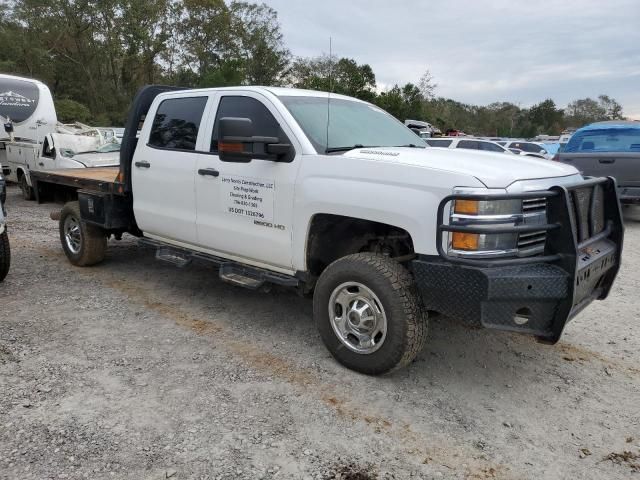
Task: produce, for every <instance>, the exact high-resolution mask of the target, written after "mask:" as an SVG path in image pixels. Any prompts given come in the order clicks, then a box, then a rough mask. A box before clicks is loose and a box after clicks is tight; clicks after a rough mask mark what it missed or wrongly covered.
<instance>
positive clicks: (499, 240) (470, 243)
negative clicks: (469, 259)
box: [448, 189, 523, 256]
mask: <svg viewBox="0 0 640 480" xmlns="http://www.w3.org/2000/svg"><path fill="white" fill-rule="evenodd" d="M494 192H496V193H506V192H505V191H504V190H499V191H495V190H494ZM455 193H476V194H479V193H480V194H483V195H487V194H489V193H491V191H490V190H483V191H478V190H475V189H474V190H467V189H456V191H455ZM522 221H523V215H522V201H521V200H466V199H458V200H455V201H454V202H452V205H451V214H450V218H449V223H450V224H451V225H462V226H485V227H492V228H495V229H497V230H499V229H500V227H513V226H514V225H518V224H520V223H522ZM448 247H449V253H451V254H453V255H459V256H472V255H473V256H508V255H514V254H516V253H517V247H518V234H517V233H487V234H480V233H468V232H450V233H449V245H448Z"/></svg>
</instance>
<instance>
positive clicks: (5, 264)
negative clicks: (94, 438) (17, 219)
mask: <svg viewBox="0 0 640 480" xmlns="http://www.w3.org/2000/svg"><path fill="white" fill-rule="evenodd" d="M0 208H1V207H0ZM10 266H11V248H9V235H8V234H7V230H6V228H5V230H4V232H2V233H1V234H0V282H1V281H3V280H4V279H5V277H6V276H7V274H8V273H9V267H10Z"/></svg>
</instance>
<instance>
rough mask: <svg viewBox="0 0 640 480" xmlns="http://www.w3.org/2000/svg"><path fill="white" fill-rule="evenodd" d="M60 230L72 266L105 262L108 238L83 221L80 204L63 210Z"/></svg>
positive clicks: (63, 246) (65, 207) (71, 203)
mask: <svg viewBox="0 0 640 480" xmlns="http://www.w3.org/2000/svg"><path fill="white" fill-rule="evenodd" d="M59 229H60V242H61V243H62V249H63V250H64V253H65V255H66V256H67V258H68V259H69V261H70V262H71V263H72V264H74V265H77V266H79V267H88V266H90V265H95V264H96V263H99V262H101V261H102V260H104V256H105V253H106V251H107V236H106V235H105V233H104V231H103V230H102V229H100V228H98V227H94V226H91V225H87V224H86V223H84V222H83V221H82V220H81V217H80V205H79V203H78V202H69V203H67V204H66V205H65V206H64V207H63V208H62V211H61V212H60V223H59Z"/></svg>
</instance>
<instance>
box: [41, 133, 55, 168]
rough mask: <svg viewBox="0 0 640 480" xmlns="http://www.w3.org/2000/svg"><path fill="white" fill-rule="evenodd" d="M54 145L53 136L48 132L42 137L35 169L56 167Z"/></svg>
mask: <svg viewBox="0 0 640 480" xmlns="http://www.w3.org/2000/svg"><path fill="white" fill-rule="evenodd" d="M57 154H58V152H57V151H56V146H55V143H54V140H53V137H52V136H51V135H50V134H48V135H46V136H45V137H44V141H43V142H42V148H41V151H40V158H38V168H37V170H53V169H54V168H56V155H57Z"/></svg>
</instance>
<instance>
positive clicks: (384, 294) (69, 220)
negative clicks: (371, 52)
mask: <svg viewBox="0 0 640 480" xmlns="http://www.w3.org/2000/svg"><path fill="white" fill-rule="evenodd" d="M167 90H168V89H167V87H147V88H146V89H143V90H142V91H141V92H139V93H138V96H137V97H136V99H135V100H134V104H133V106H132V108H131V111H130V117H129V119H128V121H127V128H126V130H125V134H124V137H123V140H122V150H121V155H120V167H119V169H114V170H112V171H111V173H109V172H103V173H102V174H101V178H96V179H95V182H93V183H92V182H91V181H90V179H88V178H87V176H86V175H83V176H82V177H78V178H73V177H70V175H71V173H70V172H68V173H66V174H64V175H63V174H60V175H55V174H51V173H46V172H40V173H39V174H38V175H36V181H37V182H38V185H39V191H41V192H43V194H44V193H45V192H46V191H47V189H51V190H52V191H53V193H56V192H58V193H59V191H60V189H65V192H66V197H67V198H68V197H69V196H70V195H71V194H70V190H71V189H80V191H79V192H78V193H77V198H78V201H77V202H70V203H68V204H67V205H66V206H65V207H64V208H63V209H62V211H61V214H60V219H59V222H60V238H61V241H62V245H63V249H64V251H65V253H66V255H67V257H68V258H69V260H70V261H71V262H72V263H74V264H76V265H91V264H94V263H98V262H99V261H101V260H102V259H104V257H105V251H106V245H107V242H106V238H107V237H108V236H110V235H113V236H115V237H116V238H119V237H120V236H121V235H122V234H123V233H125V232H128V233H132V234H134V235H136V236H138V237H140V238H141V242H142V243H143V244H145V245H151V246H153V247H154V248H158V257H159V258H161V259H165V260H168V261H172V262H174V263H180V264H184V263H188V262H189V261H191V260H208V261H210V262H212V263H215V264H217V265H219V266H220V269H219V274H220V277H221V278H222V279H223V280H225V281H229V282H232V283H235V284H238V285H243V286H247V287H251V288H258V287H261V286H263V285H265V284H268V283H278V284H283V285H288V286H293V287H297V288H298V289H299V290H300V292H302V293H307V294H308V293H313V296H314V317H315V320H316V322H317V325H318V329H319V331H320V334H321V337H322V339H323V341H324V343H325V345H326V346H327V348H328V349H329V351H330V352H331V353H332V355H333V356H334V357H335V358H336V359H338V360H339V361H340V362H341V363H343V364H344V365H346V366H348V367H349V368H352V369H355V370H358V371H360V372H364V373H369V374H380V373H385V372H389V371H391V370H393V369H395V368H398V367H400V366H403V365H407V364H408V363H409V362H411V360H412V359H413V358H414V357H415V355H417V353H418V352H419V350H420V349H421V348H422V345H423V344H424V339H425V336H426V325H427V317H428V312H433V311H437V312H440V313H444V314H446V315H449V316H454V317H459V318H463V319H466V320H467V321H469V322H471V323H474V324H476V325H482V326H485V327H488V328H497V329H503V330H514V331H519V332H522V333H528V334H531V335H535V336H536V337H538V338H539V339H541V340H544V341H547V342H552V343H553V342H555V341H557V340H558V339H559V338H560V335H561V334H562V331H563V328H564V326H565V324H566V322H567V321H568V320H569V319H571V318H572V317H573V316H575V315H576V314H577V313H578V312H579V311H580V310H582V309H583V308H584V307H586V305H588V304H589V303H590V302H591V301H592V300H594V299H602V298H605V297H606V295H607V293H608V291H609V290H610V288H611V285H612V283H613V280H614V278H615V276H616V273H617V270H618V266H619V262H620V251H621V244H622V234H623V233H622V232H623V227H622V222H621V217H620V211H619V205H618V200H617V196H616V189H615V182H614V181H613V180H610V179H587V180H585V179H584V178H583V177H582V176H581V175H580V174H579V173H578V171H577V170H575V169H574V168H572V167H570V166H567V165H562V164H557V163H551V162H543V161H540V160H537V159H533V158H527V157H519V156H514V157H513V158H510V159H509V161H508V162H506V161H505V158H504V155H503V154H492V153H491V152H475V151H468V150H451V149H438V148H430V147H428V146H427V145H426V144H425V143H424V141H422V140H421V139H420V138H419V137H418V136H416V135H415V133H413V132H412V131H411V130H410V129H409V128H407V127H406V126H404V125H403V124H402V123H400V122H398V121H397V120H396V119H394V118H393V117H392V116H391V115H389V114H387V113H386V112H384V111H383V110H381V109H380V108H378V107H376V106H374V105H371V104H369V103H366V102H363V101H360V100H356V99H353V98H349V97H345V96H341V95H334V94H331V95H329V94H327V93H323V92H316V91H306V90H296V89H284V88H271V87H236V88H219V89H201V90H187V91H184V90H168V91H167ZM142 116H145V120H144V125H143V127H142V130H141V131H140V134H139V138H136V137H137V135H136V134H137V132H136V129H137V125H138V122H139V120H140V118H142ZM107 174H108V175H111V177H110V178H112V179H113V180H112V182H111V184H110V186H108V185H105V182H104V178H105V175H107Z"/></svg>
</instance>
